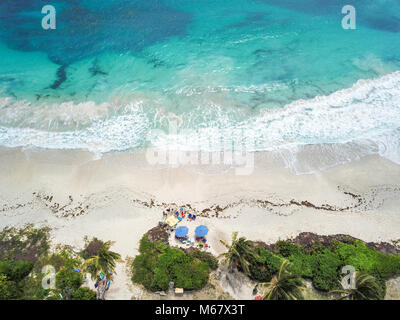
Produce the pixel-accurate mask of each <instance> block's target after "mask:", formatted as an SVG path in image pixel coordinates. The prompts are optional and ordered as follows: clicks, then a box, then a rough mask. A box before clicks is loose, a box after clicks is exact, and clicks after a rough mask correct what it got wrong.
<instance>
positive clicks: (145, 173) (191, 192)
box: [0, 148, 400, 299]
mask: <svg viewBox="0 0 400 320" xmlns="http://www.w3.org/2000/svg"><path fill="white" fill-rule="evenodd" d="M0 159H1V160H0V213H1V216H0V217H1V218H0V228H1V229H3V228H4V227H6V226H16V227H21V226H23V225H25V224H27V223H33V224H34V225H36V226H49V227H50V228H51V229H52V231H51V235H52V242H53V243H56V244H58V243H60V244H68V245H71V246H74V247H76V248H81V246H82V245H83V238H84V237H85V236H89V237H93V236H96V237H98V238H100V239H103V240H105V241H107V240H113V241H115V245H114V246H113V249H114V250H115V251H117V252H119V253H120V254H121V256H122V258H123V259H124V260H126V257H134V256H135V255H136V254H137V252H138V245H139V240H140V238H141V237H142V235H143V234H144V233H145V232H147V231H148V230H149V229H151V228H153V227H154V226H156V225H157V224H158V222H159V221H161V220H162V211H163V209H165V208H167V207H168V206H172V205H174V204H175V205H176V206H186V207H187V208H188V209H189V210H193V212H196V213H198V219H197V221H196V223H199V224H205V225H207V226H208V227H209V229H210V232H209V237H208V240H209V241H208V242H209V243H210V246H211V248H210V251H211V253H213V254H216V255H218V254H220V253H221V252H222V250H223V247H222V245H221V244H220V242H219V240H227V241H229V240H230V238H231V235H232V233H233V232H235V231H238V232H239V235H240V236H244V237H246V238H248V239H249V240H253V241H262V242H265V243H267V244H269V243H274V242H276V241H277V240H281V239H288V238H293V237H296V236H297V235H298V234H300V233H301V232H313V233H316V234H319V235H332V234H347V235H350V236H352V237H355V238H359V239H361V240H363V241H366V242H390V241H391V240H396V239H399V238H400V214H399V212H398V208H399V205H400V196H399V195H400V166H399V165H396V164H395V163H393V162H391V161H389V160H386V159H384V158H382V157H379V156H369V157H365V158H363V159H361V160H359V161H355V162H351V163H347V164H343V165H340V166H336V167H334V168H331V169H328V170H325V171H320V172H316V173H313V174H307V175H296V174H293V173H292V172H291V171H290V170H289V169H287V168H284V167H282V166H266V167H257V168H255V170H254V172H253V174H251V175H248V176H238V175H235V174H234V171H233V170H232V169H231V170H230V171H227V172H224V173H220V174H214V175H202V174H198V173H196V170H193V168H169V169H158V170H151V168H148V170H144V169H143V168H142V167H139V168H138V167H135V166H133V165H132V164H131V163H130V162H129V161H128V162H127V163H128V164H131V165H130V166H129V165H126V164H127V163H124V162H123V161H122V160H121V159H119V161H112V160H113V159H112V158H110V157H109V158H107V157H106V158H102V159H99V160H95V161H92V160H91V158H90V156H89V155H88V154H87V153H80V152H55V151H52V152H50V153H46V152H36V153H31V154H30V156H29V157H27V156H26V154H25V153H24V152H22V151H21V150H16V149H4V148H1V149H0ZM120 160H121V161H120ZM69 195H71V196H72V198H73V201H72V202H71V201H70V200H69V199H68V197H69ZM189 224H190V223H189ZM117 270H118V271H117V273H118V274H117V276H116V279H115V285H114V286H113V287H112V288H111V289H110V292H109V294H108V295H109V298H110V299H114V298H115V299H130V298H131V297H132V296H134V294H133V292H135V290H137V289H132V285H131V284H130V283H127V282H130V279H129V276H128V275H127V273H126V270H125V265H124V264H118V267H117Z"/></svg>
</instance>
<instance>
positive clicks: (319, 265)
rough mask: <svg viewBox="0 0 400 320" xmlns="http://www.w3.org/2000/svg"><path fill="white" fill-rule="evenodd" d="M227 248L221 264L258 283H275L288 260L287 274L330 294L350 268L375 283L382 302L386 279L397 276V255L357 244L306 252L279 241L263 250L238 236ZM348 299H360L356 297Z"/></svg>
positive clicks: (399, 259) (336, 244) (337, 243)
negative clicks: (227, 265)
mask: <svg viewBox="0 0 400 320" xmlns="http://www.w3.org/2000/svg"><path fill="white" fill-rule="evenodd" d="M238 243H241V245H238ZM226 247H227V248H228V251H227V252H226V253H224V254H223V256H224V258H225V259H224V260H223V262H226V263H229V266H230V268H234V267H235V266H236V267H237V268H238V269H239V270H240V271H243V272H244V273H247V274H248V276H249V277H250V278H251V279H253V280H255V281H258V282H271V280H273V279H276V278H274V275H276V274H278V275H279V268H280V266H281V264H282V263H283V261H284V260H287V261H288V265H287V266H285V267H286V268H287V272H288V273H289V274H291V275H293V276H294V277H301V278H305V279H310V280H311V281H312V284H313V286H314V288H316V289H317V290H320V291H323V292H331V291H334V290H340V289H341V284H340V281H341V279H342V277H343V276H344V275H342V274H341V270H342V268H343V267H344V266H346V265H351V266H353V267H354V268H355V269H356V270H357V271H359V272H360V273H362V274H368V275H370V276H371V277H372V278H373V279H374V283H376V284H377V286H378V289H376V290H375V289H374V290H375V291H374V292H375V293H377V294H376V295H375V297H379V299H383V298H384V296H385V292H386V286H385V279H386V278H388V277H390V276H392V275H395V274H400V255H393V254H387V255H385V254H382V253H381V252H379V251H378V250H375V249H372V248H369V247H368V246H367V245H366V244H364V243H363V242H362V241H359V240H351V241H350V240H349V241H346V242H340V241H332V242H331V244H330V246H329V247H324V246H323V245H322V244H320V243H315V244H314V245H313V246H311V247H309V248H305V247H304V248H303V247H301V246H298V245H296V244H293V243H291V242H289V241H278V242H277V243H275V244H274V245H273V246H271V248H273V250H272V249H271V250H266V249H264V248H261V247H259V246H255V245H254V244H252V243H251V241H248V240H246V239H244V238H240V239H239V240H237V234H234V237H233V240H232V245H231V246H229V245H226ZM246 266H248V272H246ZM368 279H369V278H368ZM350 296H354V297H358V298H359V297H360V295H356V294H352V295H350Z"/></svg>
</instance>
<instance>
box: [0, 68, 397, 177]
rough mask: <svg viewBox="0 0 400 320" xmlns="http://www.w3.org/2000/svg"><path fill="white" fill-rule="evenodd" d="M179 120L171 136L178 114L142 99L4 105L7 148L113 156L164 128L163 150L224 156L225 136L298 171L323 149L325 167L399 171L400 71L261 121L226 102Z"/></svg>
mask: <svg viewBox="0 0 400 320" xmlns="http://www.w3.org/2000/svg"><path fill="white" fill-rule="evenodd" d="M175 118H179V119H178V121H176V123H177V127H176V130H175V132H167V130H168V122H169V121H170V120H171V119H172V117H171V115H169V114H168V113H166V112H165V110H161V109H157V108H154V105H151V106H149V105H147V104H146V102H144V101H143V100H140V99H139V100H137V101H134V102H131V103H127V104H115V103H114V104H111V103H104V104H101V105H95V104H94V103H92V102H88V103H83V104H78V105H75V104H73V103H64V104H61V105H59V106H57V107H48V108H46V107H41V108H38V107H35V106H32V105H31V104H29V103H26V102H18V101H17V102H16V101H13V100H12V99H10V98H3V99H1V100H0V145H3V146H9V147H20V146H34V147H41V148H51V149H87V150H90V151H93V152H96V153H106V152H110V151H124V150H131V149H133V148H136V147H143V146H145V145H146V138H148V137H150V133H151V131H152V130H155V129H158V130H159V131H158V132H157V134H156V135H153V136H151V138H150V140H149V141H147V142H149V143H150V144H151V145H152V146H153V147H156V148H176V149H181V150H182V149H183V150H204V151H220V150H221V144H220V141H219V140H220V139H218V137H222V139H223V138H224V137H227V136H232V135H233V136H234V137H233V139H234V140H235V141H236V142H238V143H239V144H241V145H244V144H246V143H248V141H254V145H251V148H250V149H251V150H250V149H249V148H247V150H248V151H280V152H281V155H282V158H284V159H285V163H286V165H287V166H288V167H291V168H294V170H295V171H304V172H305V171H307V170H309V169H310V168H303V167H304V166H302V165H299V164H298V162H299V160H298V155H299V154H300V153H299V150H300V149H301V148H302V146H310V145H311V146H312V145H314V146H320V147H321V148H322V149H321V150H322V151H321V155H322V156H321V157H323V155H324V152H325V158H324V159H322V158H321V159H320V161H319V162H320V163H322V164H323V165H322V167H324V166H326V167H329V166H331V165H332V164H334V163H343V162H346V161H351V160H353V159H356V158H359V157H362V156H363V155H366V154H380V155H381V156H384V157H386V158H388V159H390V160H392V161H394V162H396V163H398V164H400V72H394V73H391V74H388V75H386V76H383V77H380V78H378V79H373V80H360V81H358V82H357V83H356V84H354V85H353V86H352V87H351V88H348V89H343V90H340V91H337V92H335V93H333V94H331V95H328V96H317V97H315V98H314V99H311V100H298V101H295V102H293V103H291V104H289V105H287V106H285V107H284V108H276V109H264V110H263V111H262V112H261V113H260V114H259V115H257V116H251V115H250V116H249V114H248V112H247V111H246V108H243V109H241V108H233V107H231V106H226V105H224V103H223V101H221V100H220V99H219V100H218V101H217V102H216V101H208V103H207V104H206V105H204V104H199V105H198V107H197V108H194V109H193V110H192V111H191V112H188V113H185V114H182V115H180V116H179V117H175ZM43 119H45V121H43ZM46 123H47V125H45V124H46ZM52 123H53V125H52ZM56 123H57V125H55V124H56ZM38 124H40V125H38ZM160 129H163V130H164V131H162V130H161V131H160ZM217 140H218V141H217ZM222 145H223V144H222ZM357 146H358V147H357ZM225 147H226V146H225ZM323 150H325V151H323Z"/></svg>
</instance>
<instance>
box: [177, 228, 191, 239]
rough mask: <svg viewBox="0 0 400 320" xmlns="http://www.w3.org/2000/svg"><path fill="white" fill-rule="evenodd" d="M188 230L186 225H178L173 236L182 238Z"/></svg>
mask: <svg viewBox="0 0 400 320" xmlns="http://www.w3.org/2000/svg"><path fill="white" fill-rule="evenodd" d="M188 231H189V229H188V227H185V226H181V227H178V228H177V229H176V231H175V236H176V237H178V238H183V237H184V236H186V235H187V233H188Z"/></svg>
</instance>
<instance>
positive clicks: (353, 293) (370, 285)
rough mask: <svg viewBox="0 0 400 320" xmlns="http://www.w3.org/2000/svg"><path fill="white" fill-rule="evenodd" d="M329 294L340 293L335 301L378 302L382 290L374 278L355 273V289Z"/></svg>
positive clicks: (334, 291) (333, 291)
mask: <svg viewBox="0 0 400 320" xmlns="http://www.w3.org/2000/svg"><path fill="white" fill-rule="evenodd" d="M330 293H340V297H338V298H337V300H344V299H348V300H380V299H381V293H382V289H381V288H380V286H379V283H378V281H377V280H376V278H375V277H373V276H371V275H370V274H367V273H363V272H355V288H348V289H340V290H332V291H331V292H330Z"/></svg>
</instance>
